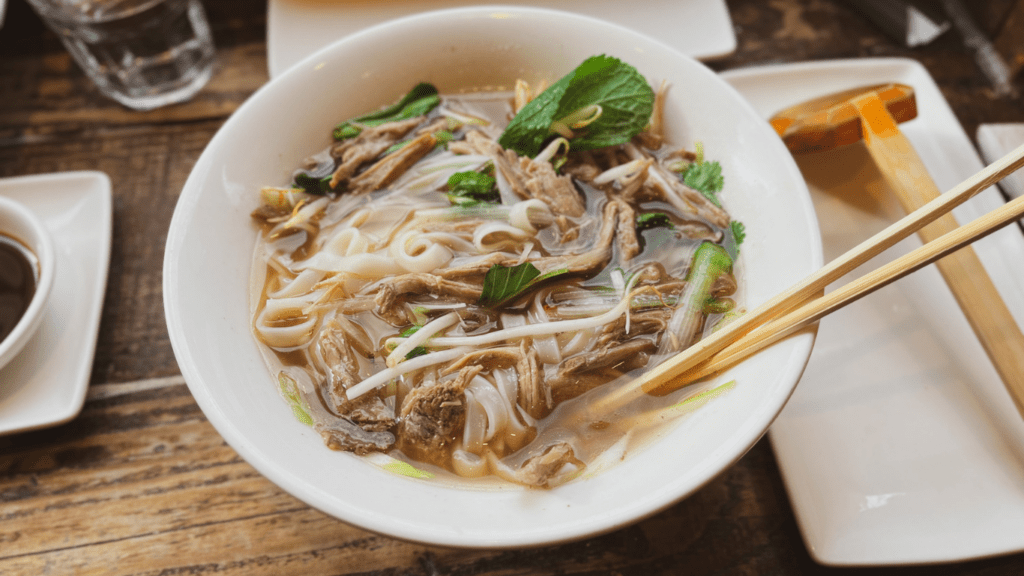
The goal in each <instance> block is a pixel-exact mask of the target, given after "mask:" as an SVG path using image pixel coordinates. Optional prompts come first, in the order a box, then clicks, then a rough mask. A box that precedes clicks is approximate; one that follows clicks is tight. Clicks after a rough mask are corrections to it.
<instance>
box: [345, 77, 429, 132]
mask: <svg viewBox="0 0 1024 576" xmlns="http://www.w3.org/2000/svg"><path fill="white" fill-rule="evenodd" d="M440 103H441V97H440V96H438V95H437V88H435V87H434V86H433V85H432V84H427V83H426V82H421V83H419V84H417V85H416V86H414V87H413V89H412V90H410V91H409V93H408V94H406V95H405V96H404V97H402V99H401V100H399V101H398V102H395V103H394V104H392V105H391V106H388V107H386V108H383V109H381V110H377V111H376V112H371V113H369V114H364V115H362V116H358V117H356V118H353V119H351V120H346V121H345V122H342V123H340V124H338V125H337V126H335V127H334V139H335V140H345V139H346V138H353V137H355V136H358V135H359V133H360V132H362V130H363V128H362V127H363V126H379V125H381V124H386V123H388V122H394V121H396V120H407V119H409V118H415V117H416V116H422V115H424V114H426V113H427V112H430V111H431V110H433V109H434V107H436V106H437V105H438V104H440Z"/></svg>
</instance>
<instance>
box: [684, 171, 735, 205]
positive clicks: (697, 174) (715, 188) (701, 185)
mask: <svg viewBox="0 0 1024 576" xmlns="http://www.w3.org/2000/svg"><path fill="white" fill-rule="evenodd" d="M683 183H685V184H686V185H687V186H689V187H690V188H693V189H694V190H696V191H698V192H700V193H701V194H703V195H704V197H705V198H707V199H708V200H710V201H711V203H712V204H714V205H715V206H718V207H719V208H721V207H722V203H721V202H719V201H718V198H717V197H716V196H715V193H716V192H721V191H722V187H723V186H724V185H725V178H724V177H723V176H722V165H721V164H719V163H718V162H699V163H698V162H694V163H693V164H690V167H689V168H687V169H686V172H684V173H683Z"/></svg>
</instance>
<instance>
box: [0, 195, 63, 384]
mask: <svg viewBox="0 0 1024 576" xmlns="http://www.w3.org/2000/svg"><path fill="white" fill-rule="evenodd" d="M0 234H3V235H6V236H8V237H11V238H14V239H15V240H17V241H19V242H20V243H21V244H22V245H24V246H26V247H28V249H29V250H31V251H32V254H34V256H35V258H36V261H37V271H38V277H37V278H36V291H35V293H34V294H33V295H32V301H31V302H29V305H28V308H27V309H26V310H25V314H23V315H22V317H21V319H20V320H18V323H17V324H16V325H15V326H14V330H12V331H11V333H10V334H8V335H7V337H6V338H4V340H3V342H0V368H2V367H3V366H4V365H5V364H7V363H8V362H10V361H11V359H13V358H14V357H15V356H16V355H17V354H18V352H21V349H22V348H24V347H25V344H26V343H28V341H29V339H30V338H32V335H33V334H34V333H35V331H36V328H38V327H39V322H40V321H41V320H42V318H43V310H44V309H45V308H46V302H47V300H48V299H49V297H50V292H51V291H52V289H53V278H54V276H55V275H56V263H57V256H56V254H55V253H54V250H53V240H52V239H51V238H50V231H49V230H47V229H46V226H45V225H43V223H42V221H41V220H40V219H39V218H38V217H37V216H36V215H35V214H33V213H32V212H31V211H30V210H29V209H28V208H26V207H25V206H23V205H22V204H20V203H19V202H15V201H14V200H11V199H10V198H4V197H2V196H0ZM0 384H2V383H0Z"/></svg>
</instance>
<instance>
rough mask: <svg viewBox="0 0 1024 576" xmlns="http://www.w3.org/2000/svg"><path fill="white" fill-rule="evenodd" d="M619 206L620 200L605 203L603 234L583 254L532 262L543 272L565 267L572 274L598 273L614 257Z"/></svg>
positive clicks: (589, 274)
mask: <svg viewBox="0 0 1024 576" xmlns="http://www.w3.org/2000/svg"><path fill="white" fill-rule="evenodd" d="M619 208H620V203H618V202H609V203H608V204H606V205H605V207H604V213H603V215H602V217H601V234H600V236H599V237H598V239H597V242H596V243H595V244H594V246H592V247H591V248H590V250H587V251H586V252H583V253H581V254H570V255H561V256H547V257H544V258H538V259H536V260H531V262H532V263H533V265H534V266H536V267H537V269H538V270H540V271H541V273H542V274H546V273H548V272H551V271H553V270H561V269H563V268H564V269H566V270H568V271H569V273H570V274H582V275H585V276H594V275H596V274H597V273H598V272H600V271H601V270H603V269H604V267H605V266H607V265H608V261H609V260H611V258H612V241H614V240H615V230H616V228H617V227H618V223H619Z"/></svg>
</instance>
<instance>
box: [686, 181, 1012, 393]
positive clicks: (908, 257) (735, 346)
mask: <svg viewBox="0 0 1024 576" xmlns="http://www.w3.org/2000/svg"><path fill="white" fill-rule="evenodd" d="M1022 216H1024V197H1020V198H1016V199H1015V200H1013V201H1011V202H1009V203H1007V204H1004V205H1003V206H1001V207H999V208H997V209H995V210H993V211H991V212H989V213H988V214H985V215H984V216H981V217H979V218H978V219H977V220H974V221H973V222H971V223H970V224H967V225H965V226H961V227H959V228H957V229H955V230H952V231H950V232H947V233H946V234H943V235H942V236H940V237H939V238H937V239H935V240H933V241H932V242H929V243H927V244H925V245H923V246H921V247H919V248H917V249H915V250H913V251H911V252H909V253H907V254H905V255H903V256H901V257H899V258H897V259H896V260H893V261H892V262H889V263H888V264H885V265H884V266H882V267H880V268H877V269H876V270H874V271H872V272H870V273H868V274H865V275H864V276H861V277H860V278H858V279H856V280H854V281H852V282H850V283H848V284H846V285H844V286H842V287H841V288H837V289H835V290H833V291H832V292H829V293H828V294H826V295H824V296H822V297H820V298H815V299H812V300H810V301H808V302H806V303H804V304H803V305H802V306H799V307H797V308H795V309H794V310H792V311H790V312H789V313H787V314H785V315H783V316H781V317H778V318H775V319H773V320H770V321H769V322H767V323H765V324H762V325H760V326H758V327H756V328H754V329H753V330H751V331H750V332H747V333H746V334H745V335H744V336H743V337H741V338H740V339H738V340H736V341H735V342H733V343H732V344H730V345H729V346H728V347H726V348H725V349H724V350H722V351H721V352H719V353H718V354H715V355H714V356H712V357H711V358H709V359H707V360H705V361H704V362H703V363H701V364H699V365H697V366H695V367H694V368H692V369H691V370H690V371H689V372H687V373H686V374H684V376H685V377H687V378H689V379H699V378H704V377H707V376H710V375H711V374H714V373H716V372H720V371H721V370H723V369H725V368H727V367H729V366H731V365H732V364H734V363H736V362H737V361H739V360H742V359H743V358H746V357H747V356H749V355H750V354H753V353H755V352H757V351H759V350H761V349H763V348H765V347H766V346H769V345H771V344H773V343H775V342H777V341H779V340H781V339H782V338H785V337H786V336H789V335H790V334H792V333H794V332H796V331H798V330H800V329H801V328H804V327H806V326H808V325H810V324H812V323H814V322H817V321H818V320H821V319H822V318H824V317H825V316H828V315H829V314H831V313H832V312H835V311H836V310H839V309H840V308H842V307H844V306H846V305H847V304H851V303H853V302H856V301H857V300H859V299H861V298H863V297H864V296H867V295H868V294H871V293H872V292H874V291H875V290H878V289H879V288H883V287H885V286H887V285H889V284H891V283H893V282H895V281H896V280H899V279H900V278H903V277H904V276H906V275H908V274H911V273H912V272H916V271H917V270H919V269H921V268H923V267H924V266H927V265H928V264H931V263H933V262H935V261H936V260H938V259H940V258H942V257H943V256H946V255H948V254H950V253H952V252H955V251H956V250H959V249H960V248H963V247H964V246H967V245H968V244H971V243H973V242H975V241H976V240H979V239H981V238H984V237H985V236H988V235H989V234H991V233H993V232H995V231H996V230H999V229H1000V228H1002V227H1003V226H1006V225H1007V224H1010V223H1012V222H1014V221H1016V220H1018V219H1020V218H1021V217H1022ZM1006 321H1007V322H1014V319H1013V318H1012V317H1011V318H1007V319H1006Z"/></svg>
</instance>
